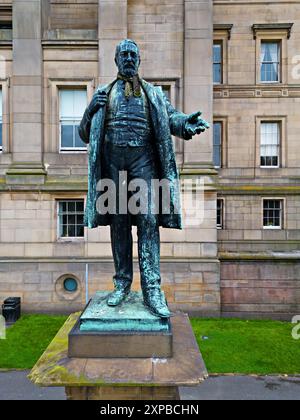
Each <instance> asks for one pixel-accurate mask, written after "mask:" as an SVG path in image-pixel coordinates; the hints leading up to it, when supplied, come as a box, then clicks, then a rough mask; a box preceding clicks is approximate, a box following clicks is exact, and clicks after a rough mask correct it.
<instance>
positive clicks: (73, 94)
mask: <svg viewBox="0 0 300 420" xmlns="http://www.w3.org/2000/svg"><path fill="white" fill-rule="evenodd" d="M59 105H60V111H59V114H60V118H59V120H60V121H59V122H60V150H61V151H63V152H66V151H72V152H74V151H85V150H86V144H85V143H84V142H83V141H82V140H81V138H80V137H79V134H78V126H79V124H80V121H81V119H82V116H83V114H84V111H85V109H86V107H87V92H86V90H85V89H84V90H83V89H82V90H81V89H80V90H79V89H78V90H71V89H61V90H60V91H59Z"/></svg>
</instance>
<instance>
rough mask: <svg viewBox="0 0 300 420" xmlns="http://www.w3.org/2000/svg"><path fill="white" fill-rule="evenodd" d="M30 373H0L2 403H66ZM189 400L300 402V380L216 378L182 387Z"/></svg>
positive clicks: (58, 392) (61, 392)
mask: <svg viewBox="0 0 300 420" xmlns="http://www.w3.org/2000/svg"><path fill="white" fill-rule="evenodd" d="M28 373H29V372H28V371H9V372H0V400H64V399H65V393H64V389H63V388H39V387H36V386H34V385H33V384H32V383H31V382H30V381H29V380H28V379H27V377H26V376H27V374H28ZM180 394H181V398H182V399H186V400H216V399H217V400H259V399H261V400H298V401H299V400H300V377H297V378H291V377H290V378H279V377H251V376H213V377H210V378H209V379H207V380H206V381H205V382H204V383H203V384H202V385H200V386H198V387H192V388H191V387H188V388H181V389H180Z"/></svg>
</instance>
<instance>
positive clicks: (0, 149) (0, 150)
mask: <svg viewBox="0 0 300 420" xmlns="http://www.w3.org/2000/svg"><path fill="white" fill-rule="evenodd" d="M2 115H3V105H2V90H0V152H2V148H3V136H2V133H3V129H2Z"/></svg>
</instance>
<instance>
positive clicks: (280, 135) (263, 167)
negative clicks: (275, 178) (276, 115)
mask: <svg viewBox="0 0 300 420" xmlns="http://www.w3.org/2000/svg"><path fill="white" fill-rule="evenodd" d="M263 124H277V126H278V136H279V142H278V144H277V148H278V155H277V158H278V163H277V165H262V164H261V158H262V153H261V148H262V146H263V145H262V132H261V131H262V125H263ZM281 149H282V126H281V121H280V120H279V121H276V120H274V121H270V120H266V121H265V120H261V122H260V153H259V154H260V168H261V169H278V168H280V167H281ZM264 157H267V156H264Z"/></svg>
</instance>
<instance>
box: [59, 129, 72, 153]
mask: <svg viewBox="0 0 300 420" xmlns="http://www.w3.org/2000/svg"><path fill="white" fill-rule="evenodd" d="M61 147H62V148H65V147H73V125H64V124H62V125H61Z"/></svg>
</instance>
